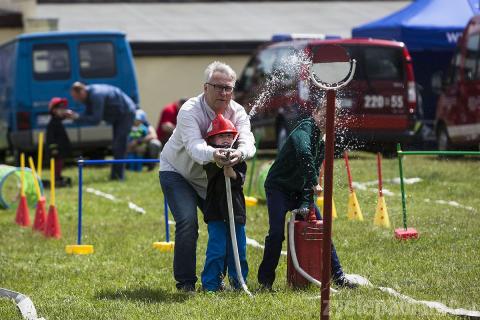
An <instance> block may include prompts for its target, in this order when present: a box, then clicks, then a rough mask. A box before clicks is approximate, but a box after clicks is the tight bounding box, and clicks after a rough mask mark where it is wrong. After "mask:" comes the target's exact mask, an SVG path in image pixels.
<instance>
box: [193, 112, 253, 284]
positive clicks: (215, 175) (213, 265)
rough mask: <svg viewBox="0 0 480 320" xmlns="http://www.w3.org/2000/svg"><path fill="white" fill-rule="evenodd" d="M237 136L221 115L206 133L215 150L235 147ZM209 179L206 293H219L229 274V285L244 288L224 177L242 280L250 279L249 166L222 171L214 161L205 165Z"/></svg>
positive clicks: (233, 128)
mask: <svg viewBox="0 0 480 320" xmlns="http://www.w3.org/2000/svg"><path fill="white" fill-rule="evenodd" d="M237 135H238V132H237V129H236V128H235V126H234V125H233V123H232V122H231V121H230V120H228V119H225V118H224V117H223V116H222V115H221V114H218V115H217V116H216V117H215V119H213V121H212V124H211V125H210V127H209V129H208V131H207V136H206V140H207V144H208V145H211V146H212V147H214V148H222V149H224V148H236V145H235V143H234V141H235V140H236V137H237ZM204 168H205V171H206V173H207V178H208V186H207V198H206V199H205V207H204V210H203V213H204V220H205V222H206V223H207V224H208V244H207V252H206V259H205V266H204V268H203V272H202V286H203V289H204V290H205V291H213V292H214V291H218V290H221V289H222V288H223V285H224V284H223V278H224V276H225V272H226V271H228V277H229V282H230V285H231V286H232V287H233V288H235V289H239V288H241V286H240V283H239V282H238V280H237V272H236V269H235V261H234V257H233V250H232V242H231V239H230V232H229V226H228V207H227V193H226V186H225V176H228V177H230V180H231V185H232V203H233V212H234V216H235V231H236V237H237V244H238V253H239V257H240V265H241V269H242V275H243V278H244V279H245V281H246V279H247V275H248V264H247V255H246V247H247V242H246V234H245V222H246V210H245V196H244V194H243V183H244V182H245V174H246V171H247V164H246V163H245V162H244V161H242V162H239V163H238V164H236V165H234V166H233V167H223V168H220V167H218V166H217V164H216V163H214V162H212V163H209V164H207V165H205V166H204Z"/></svg>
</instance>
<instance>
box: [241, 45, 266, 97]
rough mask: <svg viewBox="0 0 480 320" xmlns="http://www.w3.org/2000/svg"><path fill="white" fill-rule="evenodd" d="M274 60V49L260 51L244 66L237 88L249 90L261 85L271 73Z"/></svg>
mask: <svg viewBox="0 0 480 320" xmlns="http://www.w3.org/2000/svg"><path fill="white" fill-rule="evenodd" d="M274 61H275V51H274V50H272V49H266V50H262V51H260V53H259V54H258V55H256V56H255V57H254V58H253V59H252V60H250V62H249V63H248V65H247V66H246V67H245V70H244V71H243V76H242V78H241V79H240V81H239V83H238V85H237V89H242V90H245V91H249V90H251V89H252V87H254V86H259V85H261V84H262V83H263V82H264V81H265V79H266V78H267V77H269V76H270V75H271V73H272V70H273V62H274Z"/></svg>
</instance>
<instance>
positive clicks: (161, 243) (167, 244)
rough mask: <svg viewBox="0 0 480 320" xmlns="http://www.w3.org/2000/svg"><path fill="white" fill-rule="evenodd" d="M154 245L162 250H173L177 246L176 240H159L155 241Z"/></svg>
mask: <svg viewBox="0 0 480 320" xmlns="http://www.w3.org/2000/svg"><path fill="white" fill-rule="evenodd" d="M153 247H154V248H155V249H157V250H159V251H160V252H172V251H173V250H174V248H175V242H172V241H170V242H165V241H159V242H154V243H153Z"/></svg>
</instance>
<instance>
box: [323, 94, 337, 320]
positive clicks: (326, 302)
mask: <svg viewBox="0 0 480 320" xmlns="http://www.w3.org/2000/svg"><path fill="white" fill-rule="evenodd" d="M326 118H327V119H326V122H327V123H326V129H325V131H326V132H325V134H326V138H325V180H324V182H323V184H324V202H323V209H324V211H323V228H324V232H325V234H324V238H323V269H322V287H321V302H320V305H321V308H320V319H322V320H328V319H329V318H330V272H331V271H330V269H331V254H332V252H331V248H332V194H333V151H334V146H335V90H328V91H327V115H326Z"/></svg>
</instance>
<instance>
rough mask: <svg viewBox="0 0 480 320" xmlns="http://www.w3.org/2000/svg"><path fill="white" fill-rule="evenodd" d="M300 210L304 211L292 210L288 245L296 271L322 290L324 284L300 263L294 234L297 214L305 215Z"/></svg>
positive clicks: (333, 290)
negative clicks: (307, 271)
mask: <svg viewBox="0 0 480 320" xmlns="http://www.w3.org/2000/svg"><path fill="white" fill-rule="evenodd" d="M300 210H302V209H295V210H292V214H291V217H290V221H289V222H288V245H289V248H290V255H291V257H292V263H293V267H294V268H295V270H297V272H298V273H300V274H301V275H302V277H304V278H305V279H307V280H308V281H310V282H311V283H313V284H314V285H316V286H317V287H319V288H321V287H322V283H321V282H320V281H318V280H317V279H315V278H314V277H312V276H311V275H309V274H308V273H306V272H305V270H303V269H302V267H301V266H300V264H299V263H298V259H297V252H296V250H295V237H294V236H293V234H294V225H295V216H296V215H297V214H302V215H303V213H302V212H301V211H300ZM307 210H308V209H307ZM330 290H331V291H332V292H337V290H335V289H333V288H330Z"/></svg>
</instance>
